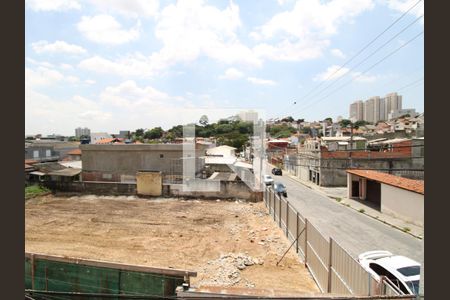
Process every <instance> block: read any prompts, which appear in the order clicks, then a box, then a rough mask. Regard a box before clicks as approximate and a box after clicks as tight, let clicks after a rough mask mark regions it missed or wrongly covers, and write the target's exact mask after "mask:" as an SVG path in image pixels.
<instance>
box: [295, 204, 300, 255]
mask: <svg viewBox="0 0 450 300" xmlns="http://www.w3.org/2000/svg"><path fill="white" fill-rule="evenodd" d="M298 218H299V216H298V212H297V222H296V223H297V226H296V227H295V236H296V237H297V241H296V245H295V251H296V253H298V240H299V239H300V237H299V236H298Z"/></svg>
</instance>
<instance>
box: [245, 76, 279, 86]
mask: <svg viewBox="0 0 450 300" xmlns="http://www.w3.org/2000/svg"><path fill="white" fill-rule="evenodd" d="M247 80H248V81H249V82H251V83H253V84H258V85H271V86H274V85H276V84H277V83H276V82H275V81H273V80H269V79H261V78H256V77H247Z"/></svg>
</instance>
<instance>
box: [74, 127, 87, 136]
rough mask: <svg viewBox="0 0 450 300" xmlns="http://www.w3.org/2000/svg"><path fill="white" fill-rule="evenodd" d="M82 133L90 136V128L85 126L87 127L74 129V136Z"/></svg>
mask: <svg viewBox="0 0 450 300" xmlns="http://www.w3.org/2000/svg"><path fill="white" fill-rule="evenodd" d="M83 135H85V136H90V135H91V130H90V129H89V128H87V127H85V128H81V127H78V128H76V129H75V136H76V137H77V138H80V137H81V136H83Z"/></svg>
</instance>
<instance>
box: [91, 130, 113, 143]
mask: <svg viewBox="0 0 450 300" xmlns="http://www.w3.org/2000/svg"><path fill="white" fill-rule="evenodd" d="M110 138H112V136H111V135H110V134H108V133H107V132H93V133H91V144H97V143H98V142H99V141H100V140H102V139H110Z"/></svg>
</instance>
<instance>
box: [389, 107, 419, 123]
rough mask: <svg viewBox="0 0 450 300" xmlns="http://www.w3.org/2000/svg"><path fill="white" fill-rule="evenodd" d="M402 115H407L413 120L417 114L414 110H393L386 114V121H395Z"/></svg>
mask: <svg viewBox="0 0 450 300" xmlns="http://www.w3.org/2000/svg"><path fill="white" fill-rule="evenodd" d="M404 115H409V116H410V117H412V118H415V117H416V116H417V113H416V110H415V109H414V108H405V109H395V110H392V111H391V112H390V113H389V114H388V120H392V119H396V118H399V117H401V116H404Z"/></svg>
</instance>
